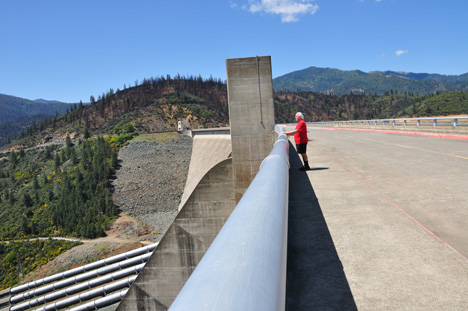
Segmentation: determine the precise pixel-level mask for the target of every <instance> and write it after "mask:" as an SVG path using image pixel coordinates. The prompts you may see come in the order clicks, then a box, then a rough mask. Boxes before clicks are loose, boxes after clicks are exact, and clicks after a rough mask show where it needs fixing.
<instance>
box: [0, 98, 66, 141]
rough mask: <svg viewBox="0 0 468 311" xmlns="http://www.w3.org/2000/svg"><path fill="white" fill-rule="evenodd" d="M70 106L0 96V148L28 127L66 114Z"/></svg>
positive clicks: (55, 102) (54, 102)
mask: <svg viewBox="0 0 468 311" xmlns="http://www.w3.org/2000/svg"><path fill="white" fill-rule="evenodd" d="M71 107H72V105H70V104H65V103H60V102H57V101H46V100H35V101H32V100H28V99H24V98H19V97H14V96H8V95H4V94H0V111H1V113H0V147H1V146H3V145H4V144H5V143H7V142H8V140H9V139H12V138H13V137H15V136H17V135H19V134H21V133H22V132H23V131H25V130H26V129H27V128H28V127H29V126H36V124H39V123H40V122H41V121H42V120H44V119H46V118H48V117H51V116H54V115H61V114H64V113H66V112H67V110H68V109H70V108H71Z"/></svg>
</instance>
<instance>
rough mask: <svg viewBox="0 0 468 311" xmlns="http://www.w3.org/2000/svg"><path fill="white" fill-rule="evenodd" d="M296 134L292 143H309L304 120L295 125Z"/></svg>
mask: <svg viewBox="0 0 468 311" xmlns="http://www.w3.org/2000/svg"><path fill="white" fill-rule="evenodd" d="M296 130H298V131H299V132H297V133H296V134H294V142H295V143H296V145H297V144H307V143H308V142H309V138H307V125H306V123H305V121H304V120H301V121H299V122H298V123H297V125H296Z"/></svg>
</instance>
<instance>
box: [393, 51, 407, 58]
mask: <svg viewBox="0 0 468 311" xmlns="http://www.w3.org/2000/svg"><path fill="white" fill-rule="evenodd" d="M407 53H408V50H396V52H395V54H396V56H397V57H399V56H401V55H403V54H407Z"/></svg>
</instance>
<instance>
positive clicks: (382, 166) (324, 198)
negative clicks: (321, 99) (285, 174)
mask: <svg viewBox="0 0 468 311" xmlns="http://www.w3.org/2000/svg"><path fill="white" fill-rule="evenodd" d="M308 134H309V144H308V148H307V152H308V156H309V163H310V166H311V168H312V170H311V171H308V172H301V171H299V170H298V169H297V168H298V167H300V166H301V162H300V159H299V156H298V155H297V153H296V152H295V148H294V143H292V145H291V146H292V147H293V148H290V162H291V169H290V185H289V186H290V190H289V191H290V192H289V200H290V202H289V233H288V275H287V297H286V304H287V308H286V310H289V311H293V310H355V309H359V310H468V140H456V139H444V138H434V137H420V136H410V135H396V134H384V133H374V132H356V131H344V130H332V129H317V128H309V133H308ZM290 141H293V139H292V138H291V139H290Z"/></svg>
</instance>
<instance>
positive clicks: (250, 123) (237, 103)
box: [226, 56, 275, 202]
mask: <svg viewBox="0 0 468 311" xmlns="http://www.w3.org/2000/svg"><path fill="white" fill-rule="evenodd" d="M226 71H227V86H228V102H229V121H230V125H231V141H232V161H233V169H234V191H235V197H236V202H239V200H240V199H241V197H242V195H243V194H244V192H245V191H246V189H247V188H248V186H249V185H250V183H251V182H252V180H253V179H254V177H255V175H256V174H257V172H258V169H259V167H260V164H261V162H262V161H263V160H264V159H265V157H267V156H268V154H269V153H270V152H271V149H272V148H273V144H274V142H275V135H274V126H275V124H274V122H275V115H274V105H273V82H272V76H271V58H270V56H262V57H248V58H235V59H227V60H226Z"/></svg>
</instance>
